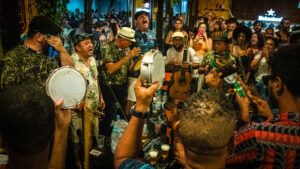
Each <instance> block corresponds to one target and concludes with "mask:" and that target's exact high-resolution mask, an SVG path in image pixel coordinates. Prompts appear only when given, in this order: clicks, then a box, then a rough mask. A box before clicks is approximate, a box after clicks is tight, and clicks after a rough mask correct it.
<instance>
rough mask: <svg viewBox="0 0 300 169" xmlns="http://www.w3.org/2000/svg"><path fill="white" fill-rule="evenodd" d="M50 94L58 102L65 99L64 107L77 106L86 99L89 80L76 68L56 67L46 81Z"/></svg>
mask: <svg viewBox="0 0 300 169" xmlns="http://www.w3.org/2000/svg"><path fill="white" fill-rule="evenodd" d="M46 91H47V94H48V96H50V98H51V99H52V100H53V101H54V102H56V101H57V100H59V99H60V98H63V99H64V102H63V105H62V108H65V109H71V108H74V107H77V106H78V105H79V104H80V103H81V102H82V101H83V100H84V99H85V94H86V91H87V80H86V79H85V78H84V77H83V75H82V74H81V73H80V72H79V71H78V70H77V69H75V68H73V67H69V66H65V67H61V68H58V69H55V70H54V71H53V72H52V73H51V74H50V76H49V77H48V79H47V81H46Z"/></svg>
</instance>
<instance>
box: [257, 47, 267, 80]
mask: <svg viewBox="0 0 300 169" xmlns="http://www.w3.org/2000/svg"><path fill="white" fill-rule="evenodd" d="M260 55H261V51H260V52H258V53H257V54H256V55H255V57H254V59H259V58H260ZM269 74H270V71H269V64H268V63H267V59H266V58H265V57H263V58H262V59H261V60H260V62H259V64H258V68H257V71H256V73H255V81H256V82H259V81H260V80H261V79H262V77H263V76H266V75H269Z"/></svg>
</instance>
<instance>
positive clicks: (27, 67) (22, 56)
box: [0, 45, 59, 89]
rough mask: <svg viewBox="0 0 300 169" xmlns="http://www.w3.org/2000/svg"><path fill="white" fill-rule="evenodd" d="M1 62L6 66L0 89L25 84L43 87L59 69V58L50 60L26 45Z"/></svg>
mask: <svg viewBox="0 0 300 169" xmlns="http://www.w3.org/2000/svg"><path fill="white" fill-rule="evenodd" d="M0 60H1V62H2V63H3V64H4V65H3V71H2V73H1V81H0V89H4V88H6V87H9V86H12V85H17V84H25V83H27V84H28V83H35V84H38V85H40V86H43V85H44V83H45V81H46V80H47V78H48V76H49V74H50V73H51V71H53V70H54V69H56V68H58V67H59V64H58V58H48V56H46V55H44V54H43V53H38V52H35V51H33V50H32V49H30V48H27V47H26V46H24V45H18V46H17V47H15V48H14V49H12V50H10V51H9V52H7V53H6V54H5V56H4V57H3V58H0Z"/></svg>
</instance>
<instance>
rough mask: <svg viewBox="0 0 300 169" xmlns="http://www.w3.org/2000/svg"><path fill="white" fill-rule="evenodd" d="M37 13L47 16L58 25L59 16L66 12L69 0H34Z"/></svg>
mask: <svg viewBox="0 0 300 169" xmlns="http://www.w3.org/2000/svg"><path fill="white" fill-rule="evenodd" d="M36 3H37V6H36V8H37V10H38V12H39V15H41V16H46V17H48V18H49V19H50V20H51V21H53V22H54V23H55V24H57V25H60V17H61V16H62V15H63V14H67V13H68V10H67V3H69V0H52V1H51V0H36Z"/></svg>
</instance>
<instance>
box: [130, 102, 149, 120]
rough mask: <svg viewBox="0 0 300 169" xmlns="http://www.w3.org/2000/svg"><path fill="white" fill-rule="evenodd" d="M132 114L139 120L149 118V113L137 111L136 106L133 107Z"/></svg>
mask: <svg viewBox="0 0 300 169" xmlns="http://www.w3.org/2000/svg"><path fill="white" fill-rule="evenodd" d="M130 114H131V115H133V116H135V117H137V118H142V119H146V118H148V112H146V113H143V112H138V111H136V109H135V105H134V106H132V107H131V109H130Z"/></svg>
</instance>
